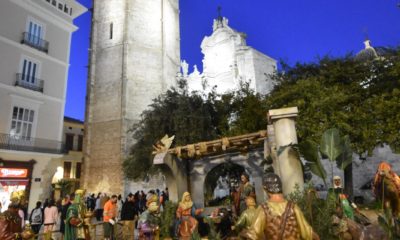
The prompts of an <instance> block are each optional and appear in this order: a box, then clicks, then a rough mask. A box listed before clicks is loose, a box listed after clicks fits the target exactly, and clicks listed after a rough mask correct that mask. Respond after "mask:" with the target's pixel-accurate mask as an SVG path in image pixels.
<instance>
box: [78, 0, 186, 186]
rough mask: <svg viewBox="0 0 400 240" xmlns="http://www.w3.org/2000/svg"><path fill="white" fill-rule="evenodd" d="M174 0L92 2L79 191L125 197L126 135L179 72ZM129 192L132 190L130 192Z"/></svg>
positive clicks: (176, 18) (177, 16)
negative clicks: (81, 170) (123, 165)
mask: <svg viewBox="0 0 400 240" xmlns="http://www.w3.org/2000/svg"><path fill="white" fill-rule="evenodd" d="M179 56H180V46H179V4H178V0H154V1H153V0H152V1H148V0H113V1H103V0H95V1H94V12H93V22H92V39H91V55H90V68H89V77H88V87H87V89H88V90H87V91H88V100H87V111H86V123H85V144H84V162H83V174H82V175H83V177H82V179H83V186H84V187H85V188H86V189H87V190H88V191H89V192H98V191H101V192H109V193H123V192H124V191H128V190H129V189H126V187H125V186H124V185H125V181H124V178H123V172H122V167H121V165H122V162H123V159H124V158H125V157H126V155H127V154H128V152H129V148H130V146H131V145H132V144H133V143H134V139H132V137H131V134H130V133H128V130H129V129H130V128H131V127H132V125H133V124H134V123H137V122H138V121H139V120H140V114H141V113H142V112H143V110H145V109H147V108H148V105H149V104H150V103H151V102H152V99H154V98H156V97H157V96H159V95H160V94H161V93H163V92H165V91H166V90H167V89H168V88H169V87H171V86H172V85H173V84H175V76H176V73H177V72H178V71H179ZM132 191H133V189H132Z"/></svg>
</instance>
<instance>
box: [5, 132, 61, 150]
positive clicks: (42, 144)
mask: <svg viewBox="0 0 400 240" xmlns="http://www.w3.org/2000/svg"><path fill="white" fill-rule="evenodd" d="M0 149H6V150H13V151H26V152H39V153H55V154H62V153H64V146H63V144H62V142H58V141H54V140H48V139H40V138H31V137H23V136H19V135H10V134H5V133H0Z"/></svg>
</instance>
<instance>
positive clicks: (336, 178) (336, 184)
mask: <svg viewBox="0 0 400 240" xmlns="http://www.w3.org/2000/svg"><path fill="white" fill-rule="evenodd" d="M341 187H342V179H341V178H340V177H339V176H334V177H333V188H341Z"/></svg>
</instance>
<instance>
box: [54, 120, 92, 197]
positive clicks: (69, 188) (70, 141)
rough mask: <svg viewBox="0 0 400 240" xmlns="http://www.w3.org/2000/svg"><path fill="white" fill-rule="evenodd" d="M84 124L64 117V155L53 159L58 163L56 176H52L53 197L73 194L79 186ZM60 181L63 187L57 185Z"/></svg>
mask: <svg viewBox="0 0 400 240" xmlns="http://www.w3.org/2000/svg"><path fill="white" fill-rule="evenodd" d="M83 135H84V123H83V121H81V120H78V119H74V118H70V117H64V126H63V137H62V139H63V141H62V142H63V146H64V155H63V156H62V157H61V158H58V159H54V160H53V161H56V162H58V165H57V174H55V176H53V178H52V183H53V184H54V187H55V188H54V190H55V191H54V196H55V198H58V197H60V196H61V195H62V194H63V195H64V194H69V193H71V192H74V191H75V190H76V189H78V188H79V186H80V179H81V170H82V158H83V154H82V148H83ZM59 181H62V183H63V185H64V186H60V185H59V184H58V183H59Z"/></svg>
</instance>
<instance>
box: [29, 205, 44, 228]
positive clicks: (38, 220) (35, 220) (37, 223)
mask: <svg viewBox="0 0 400 240" xmlns="http://www.w3.org/2000/svg"><path fill="white" fill-rule="evenodd" d="M41 207H42V202H40V201H38V202H36V207H35V208H34V209H32V211H31V215H30V217H29V222H30V223H31V227H32V231H33V232H34V233H35V234H38V233H39V230H40V227H41V226H42V224H43V210H42V208H41Z"/></svg>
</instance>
